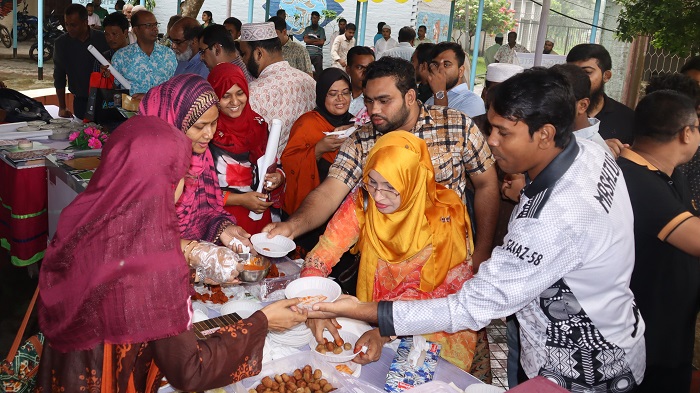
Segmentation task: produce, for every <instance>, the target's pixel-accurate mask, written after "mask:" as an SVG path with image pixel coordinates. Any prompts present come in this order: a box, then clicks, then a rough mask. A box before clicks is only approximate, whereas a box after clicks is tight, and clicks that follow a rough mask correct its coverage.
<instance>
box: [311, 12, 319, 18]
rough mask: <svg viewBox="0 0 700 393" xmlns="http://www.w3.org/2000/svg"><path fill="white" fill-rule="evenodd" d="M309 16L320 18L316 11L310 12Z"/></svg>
mask: <svg viewBox="0 0 700 393" xmlns="http://www.w3.org/2000/svg"><path fill="white" fill-rule="evenodd" d="M311 16H318V17H319V18H320V17H321V14H319V13H318V11H312V12H311Z"/></svg>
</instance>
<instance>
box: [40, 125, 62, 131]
mask: <svg viewBox="0 0 700 393" xmlns="http://www.w3.org/2000/svg"><path fill="white" fill-rule="evenodd" d="M63 127H64V126H63V124H59V123H50V124H44V125H43V126H39V129H42V130H55V129H57V128H63Z"/></svg>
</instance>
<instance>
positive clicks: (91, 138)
mask: <svg viewBox="0 0 700 393" xmlns="http://www.w3.org/2000/svg"><path fill="white" fill-rule="evenodd" d="M68 140H69V141H70V145H71V146H73V147H74V148H76V149H80V150H87V149H101V148H102V145H103V144H104V143H105V142H107V134H106V133H105V132H103V131H101V130H100V129H99V128H95V127H87V128H85V129H83V130H80V131H75V132H72V133H71V134H70V135H69V136H68Z"/></svg>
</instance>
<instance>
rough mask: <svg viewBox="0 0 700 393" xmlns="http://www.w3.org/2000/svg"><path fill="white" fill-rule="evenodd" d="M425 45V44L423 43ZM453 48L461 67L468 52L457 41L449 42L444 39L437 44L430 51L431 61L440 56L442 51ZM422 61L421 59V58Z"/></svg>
mask: <svg viewBox="0 0 700 393" xmlns="http://www.w3.org/2000/svg"><path fill="white" fill-rule="evenodd" d="M421 45H423V44H421ZM448 50H451V51H453V52H454V53H455V57H457V65H458V66H459V67H461V66H463V65H464V60H465V59H466V58H467V54H466V53H464V49H462V45H460V44H458V43H456V42H448V41H443V42H441V43H439V44H435V46H434V47H433V49H432V51H431V52H430V61H433V59H434V58H436V57H438V56H439V55H440V53H442V52H445V51H448ZM419 61H420V59H419Z"/></svg>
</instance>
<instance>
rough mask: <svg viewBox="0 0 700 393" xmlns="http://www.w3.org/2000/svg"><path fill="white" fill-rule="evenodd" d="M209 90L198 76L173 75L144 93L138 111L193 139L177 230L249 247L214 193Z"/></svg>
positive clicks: (216, 114)
mask: <svg viewBox="0 0 700 393" xmlns="http://www.w3.org/2000/svg"><path fill="white" fill-rule="evenodd" d="M218 101H219V100H218V98H217V96H216V93H215V92H214V89H213V88H212V87H211V85H210V84H209V83H207V81H206V80H205V79H204V78H202V77H201V76H198V75H194V74H183V75H177V76H175V77H173V78H170V80H168V81H167V82H165V83H163V84H161V85H158V86H156V87H154V88H152V89H151V90H149V91H148V93H146V95H145V96H144V97H143V100H141V105H140V107H139V114H142V115H150V116H157V117H160V118H161V119H163V120H165V121H166V122H168V123H170V124H172V125H173V126H175V127H176V128H178V129H179V130H180V131H182V132H184V133H185V135H186V136H187V137H188V138H189V139H190V140H191V141H192V161H191V163H190V169H189V170H188V171H187V175H186V176H185V190H184V192H183V194H182V197H181V198H180V200H179V201H178V203H177V216H178V219H179V223H180V233H181V235H182V237H183V238H185V239H197V240H205V241H209V242H213V243H216V242H217V241H220V242H221V243H222V244H223V245H229V244H230V242H232V240H233V239H234V238H238V239H239V240H241V241H243V243H244V244H246V245H248V246H250V244H249V241H248V238H249V237H250V235H249V234H248V233H246V232H245V231H244V230H243V229H242V228H240V227H238V226H236V225H234V224H235V223H236V221H235V219H234V218H233V217H232V216H231V215H230V214H228V213H227V212H226V211H225V210H224V208H223V205H222V201H221V198H220V197H219V194H220V190H219V187H218V184H217V179H216V172H215V169H214V159H213V158H212V155H211V152H210V151H209V149H208V146H209V142H210V141H211V139H212V137H213V135H214V132H215V131H216V124H217V119H218V117H219V111H218V109H217V107H216V104H217V102H218Z"/></svg>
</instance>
